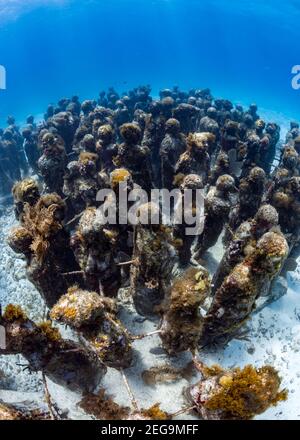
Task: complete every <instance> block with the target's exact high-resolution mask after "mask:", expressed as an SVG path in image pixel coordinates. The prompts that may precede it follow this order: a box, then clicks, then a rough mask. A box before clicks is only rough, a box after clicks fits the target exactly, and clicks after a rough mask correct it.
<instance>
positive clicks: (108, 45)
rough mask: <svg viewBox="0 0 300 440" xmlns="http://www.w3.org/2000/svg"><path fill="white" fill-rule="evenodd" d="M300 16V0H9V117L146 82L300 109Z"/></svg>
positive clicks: (2, 5)
mask: <svg viewBox="0 0 300 440" xmlns="http://www.w3.org/2000/svg"><path fill="white" fill-rule="evenodd" d="M299 18H300V1H299V0H287V1H285V2H282V1H280V0H230V1H228V0H48V1H47V0H26V1H23V0H0V65H3V66H4V67H5V69H6V72H7V89H6V90H5V91H3V90H1V91H0V126H1V123H2V124H3V121H4V120H5V118H6V116H7V114H14V115H16V117H17V118H18V120H20V121H22V120H23V119H24V118H25V117H26V116H27V114H29V113H33V112H35V113H37V114H38V113H42V112H43V111H44V110H45V108H46V106H47V104H48V103H50V102H56V101H57V100H58V99H59V98H60V97H62V96H69V95H73V94H78V95H79V96H81V97H84V98H88V97H90V98H93V97H96V96H97V95H98V92H99V90H100V89H105V88H107V87H109V86H114V87H115V88H116V89H117V90H118V91H119V92H122V91H123V90H124V91H125V90H127V89H129V88H131V87H134V86H136V85H138V84H145V83H149V84H151V86H152V90H153V92H154V93H156V92H157V91H158V90H159V89H160V88H164V87H172V86H173V85H175V84H176V85H178V86H180V87H181V88H183V89H189V88H193V87H196V88H204V87H210V88H211V90H212V93H213V94H214V96H217V97H226V98H228V99H231V100H233V101H234V102H242V103H245V104H248V103H250V102H252V101H255V102H257V104H258V105H259V106H260V107H264V108H266V109H269V110H272V111H273V112H276V113H281V114H284V115H285V116H286V117H287V118H290V119H297V118H298V119H300V109H299V102H300V90H298V91H297V90H293V88H292V86H291V80H292V74H291V69H292V67H293V66H294V65H297V64H300V46H299V38H300V28H299Z"/></svg>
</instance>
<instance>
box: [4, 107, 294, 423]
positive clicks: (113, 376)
mask: <svg viewBox="0 0 300 440" xmlns="http://www.w3.org/2000/svg"><path fill="white" fill-rule="evenodd" d="M263 113H264V114H263V116H264V117H265V116H269V117H266V120H276V118H275V117H274V114H268V115H267V112H263ZM275 116H276V115H275ZM277 116H278V115H277ZM280 116H281V115H280ZM277 119H278V123H280V125H281V126H283V125H285V126H283V130H282V132H283V133H282V134H283V135H285V133H286V131H287V129H288V128H287V125H286V120H285V121H284V120H283V117H278V118H277ZM284 122H285V124H284ZM14 224H15V219H14V215H13V211H12V208H8V209H7V210H5V211H4V212H3V213H2V215H1V216H0V304H1V305H2V307H5V306H6V305H7V304H9V303H13V304H20V305H21V306H22V307H23V308H24V310H25V311H26V312H27V314H28V316H29V317H30V318H31V319H33V320H35V321H40V320H41V319H42V317H43V315H44V312H45V306H44V304H43V301H42V300H41V298H40V295H39V293H38V292H37V291H36V290H35V288H34V286H33V285H32V284H31V283H30V282H29V281H28V280H27V279H26V274H25V262H24V260H22V259H20V258H18V256H16V255H15V254H14V252H13V251H12V250H11V249H10V248H9V247H8V245H7V244H6V240H5V237H6V236H7V233H8V231H9V229H10V228H11V227H12V226H13V225H14ZM222 252H223V250H222V247H221V245H220V242H219V243H218V244H217V245H216V246H215V248H213V249H212V250H211V251H210V252H209V253H208V259H207V261H208V265H207V266H208V268H210V270H211V272H213V269H214V268H215V267H216V264H217V261H218V260H219V259H220V257H221V256H222ZM287 281H288V286H289V289H288V292H287V294H286V295H285V296H283V297H282V298H280V299H279V300H278V301H276V302H274V303H272V304H271V305H269V306H267V307H265V308H263V309H262V310H261V311H260V312H258V313H256V314H254V315H253V316H252V319H251V320H250V322H249V324H248V328H249V332H248V333H247V340H246V339H245V340H232V341H231V342H230V343H229V344H228V345H227V346H226V347H225V348H215V349H212V350H211V351H205V352H201V359H202V360H203V361H204V362H205V363H207V364H208V365H211V364H215V363H218V364H220V365H221V366H223V367H233V366H240V367H243V366H244V365H247V364H249V363H251V364H253V365H255V366H257V367H260V366H262V365H265V364H269V365H273V366H274V367H275V368H276V369H278V371H279V372H280V376H281V378H282V387H283V388H286V389H287V390H288V391H289V397H288V400H287V401H286V402H283V403H280V404H279V405H278V406H277V407H274V408H271V409H269V410H268V411H266V412H265V413H264V414H262V415H260V416H258V417H257V419H266V420H279V419H282V420H293V419H300V257H299V258H298V267H297V269H296V270H295V271H294V272H293V273H291V272H289V273H288V274H287ZM121 319H122V321H123V322H124V324H125V325H126V326H127V328H128V329H129V330H130V331H131V332H132V333H133V334H137V335H138V334H143V333H147V332H150V331H153V330H155V329H156V325H155V323H153V322H151V321H147V320H144V319H143V318H142V317H141V316H139V315H137V314H136V313H135V312H134V311H133V309H132V307H131V306H130V304H127V305H126V304H125V306H124V307H123V309H122V310H121ZM61 330H62V331H64V330H63V329H61ZM134 349H135V351H134V362H133V365H132V367H131V368H129V369H127V370H126V375H127V378H128V381H129V383H130V386H131V388H132V391H133V393H134V395H135V397H136V400H137V401H138V403H139V405H140V407H142V408H148V407H150V406H152V405H153V404H154V403H156V402H160V403H161V408H162V409H163V410H165V411H167V412H169V413H172V412H175V411H177V410H179V409H180V408H181V407H184V406H186V402H185V400H184V398H183V395H182V391H183V390H184V389H185V388H186V387H187V386H188V385H189V383H188V381H187V380H185V379H180V380H177V381H176V382H169V383H163V384H157V385H154V386H148V385H146V384H145V383H144V382H143V380H142V377H141V373H142V372H143V371H144V370H147V369H149V368H151V367H153V366H158V365H163V364H166V363H169V364H172V365H173V366H174V367H183V366H185V365H186V364H187V362H189V361H190V360H191V359H190V357H189V355H187V354H182V355H180V356H177V357H174V358H171V359H170V358H168V356H167V355H166V354H165V352H164V351H163V350H162V349H161V346H160V339H159V337H158V336H157V335H155V336H152V337H148V338H145V339H143V340H140V341H136V342H135V343H134ZM20 364H21V365H20ZM24 365H26V361H25V360H24V359H23V358H22V357H21V356H1V357H0V400H1V399H2V400H4V401H5V402H7V403H17V404H23V403H25V404H26V405H28V406H33V407H34V406H36V405H39V406H44V407H45V403H44V397H43V395H44V394H43V385H42V381H41V375H40V374H39V373H33V374H29V372H28V370H26V369H25V370H24ZM196 381H197V377H194V378H193V379H192V382H193V383H195V382H196ZM48 387H49V390H50V394H51V396H52V399H53V400H54V401H55V403H56V405H57V407H58V408H59V409H60V411H61V413H62V414H65V415H67V417H69V418H70V419H88V418H91V416H89V415H87V414H85V413H84V412H83V410H81V409H80V408H79V407H78V405H77V403H78V402H79V401H80V400H81V396H79V395H78V394H76V393H73V392H70V391H68V390H66V389H65V388H63V387H61V386H58V385H56V384H54V383H52V382H51V381H48ZM101 387H104V388H105V389H106V390H107V391H108V393H109V394H110V395H112V396H113V397H114V400H115V401H116V402H117V403H119V404H123V405H126V406H130V400H129V398H128V394H127V392H126V389H125V386H124V383H123V381H122V378H121V376H120V373H119V372H118V371H115V370H113V369H108V372H107V374H106V375H105V377H104V379H103V380H102V383H101ZM180 418H181V419H193V418H194V417H193V416H191V415H189V416H187V415H183V416H179V417H178V419H180Z"/></svg>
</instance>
